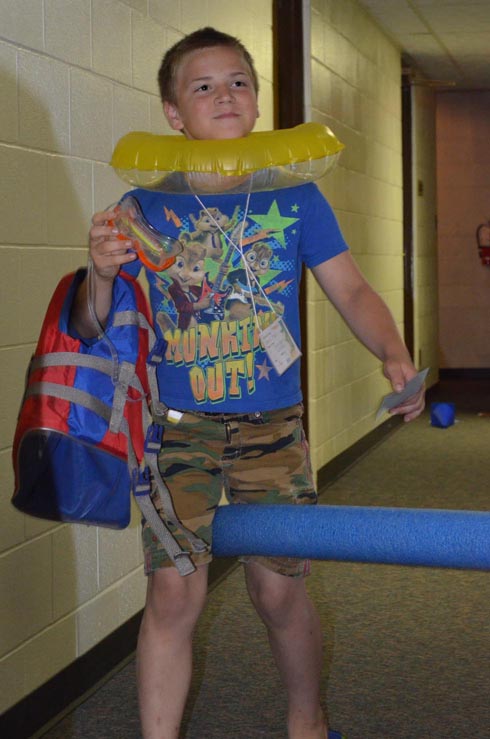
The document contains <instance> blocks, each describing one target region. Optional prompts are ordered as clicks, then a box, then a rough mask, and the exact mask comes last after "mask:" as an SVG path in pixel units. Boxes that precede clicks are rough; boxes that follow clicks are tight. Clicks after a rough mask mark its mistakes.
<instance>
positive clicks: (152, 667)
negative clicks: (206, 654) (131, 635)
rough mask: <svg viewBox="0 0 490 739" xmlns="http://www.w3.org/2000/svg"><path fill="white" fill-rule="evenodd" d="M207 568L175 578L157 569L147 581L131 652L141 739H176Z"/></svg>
mask: <svg viewBox="0 0 490 739" xmlns="http://www.w3.org/2000/svg"><path fill="white" fill-rule="evenodd" d="M207 580H208V567H207V566H201V567H198V568H197V570H196V571H195V572H193V573H192V574H191V575H187V576H186V577H181V576H180V575H179V573H178V572H177V570H176V569H175V568H174V567H163V568H161V569H160V570H157V571H156V572H153V573H152V574H151V575H150V576H149V577H148V590H147V599H146V606H145V611H144V615H143V620H142V622H141V628H140V633H139V638H138V649H137V679H138V698H139V705H140V714H141V726H142V733H143V737H144V739H177V737H178V735H179V729H180V723H181V720H182V714H183V711H184V706H185V701H186V698H187V693H188V691H189V685H190V680H191V673H192V634H193V631H194V628H195V625H196V623H197V620H198V618H199V615H200V613H201V611H202V609H203V606H204V603H205V600H206V592H207Z"/></svg>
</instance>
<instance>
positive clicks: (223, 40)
mask: <svg viewBox="0 0 490 739" xmlns="http://www.w3.org/2000/svg"><path fill="white" fill-rule="evenodd" d="M213 46H228V47H229V48H231V49H235V50H236V51H238V53H240V54H241V55H242V56H243V58H244V60H245V62H246V63H247V65H248V66H249V67H250V74H251V76H252V82H253V86H254V88H255V92H256V93H258V91H259V79H258V75H257V72H256V70H255V66H254V61H253V59H252V56H251V54H250V52H249V51H247V49H246V48H245V46H244V45H243V44H242V42H241V41H240V40H239V39H237V38H235V36H230V35H229V34H227V33H222V32H221V31H217V30H216V29H215V28H211V26H207V27H206V28H200V29H199V30H197V31H194V32H193V33H190V34H189V35H188V36H184V38H183V39H181V40H180V41H177V43H176V44H174V45H173V46H172V47H171V48H170V49H169V50H168V51H167V52H166V54H165V55H164V57H163V60H162V63H161V65H160V69H159V70H158V86H159V88H160V97H161V99H162V102H165V101H167V102H169V103H173V104H174V105H175V104H176V102H177V101H176V99H175V78H176V76H177V70H178V68H179V64H180V63H181V61H182V60H183V58H184V57H185V56H186V55H187V54H190V53H191V52H192V51H197V50H198V49H209V48H212V47H213Z"/></svg>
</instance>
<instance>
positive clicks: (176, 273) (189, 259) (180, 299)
mask: <svg viewBox="0 0 490 739" xmlns="http://www.w3.org/2000/svg"><path fill="white" fill-rule="evenodd" d="M205 258H206V247H205V246H203V245H202V244H199V243H196V242H193V241H190V242H188V243H186V245H185V247H184V250H183V251H182V252H181V253H180V254H179V255H178V256H177V257H176V259H175V263H174V264H173V265H172V266H171V267H169V268H168V269H167V274H168V276H169V277H170V278H171V279H172V282H171V284H170V285H169V287H168V294H169V295H170V297H171V298H172V300H173V302H174V305H175V309H176V310H177V313H178V316H179V318H178V323H177V325H178V327H179V328H181V329H187V328H190V327H191V326H197V324H198V322H199V321H200V320H201V311H204V310H205V309H206V308H209V305H210V303H211V297H210V296H203V295H202V283H203V280H204V277H205V272H204V260H205ZM157 320H158V316H157Z"/></svg>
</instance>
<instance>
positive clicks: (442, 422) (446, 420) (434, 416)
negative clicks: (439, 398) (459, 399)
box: [430, 403, 456, 429]
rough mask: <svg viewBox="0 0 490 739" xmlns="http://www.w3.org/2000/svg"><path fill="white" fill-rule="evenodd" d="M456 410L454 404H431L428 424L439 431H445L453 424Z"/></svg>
mask: <svg viewBox="0 0 490 739" xmlns="http://www.w3.org/2000/svg"><path fill="white" fill-rule="evenodd" d="M455 415H456V408H455V405H454V403H431V406H430V424H431V426H435V427H436V428H439V429H447V428H448V426H452V425H453V423H454V417H455Z"/></svg>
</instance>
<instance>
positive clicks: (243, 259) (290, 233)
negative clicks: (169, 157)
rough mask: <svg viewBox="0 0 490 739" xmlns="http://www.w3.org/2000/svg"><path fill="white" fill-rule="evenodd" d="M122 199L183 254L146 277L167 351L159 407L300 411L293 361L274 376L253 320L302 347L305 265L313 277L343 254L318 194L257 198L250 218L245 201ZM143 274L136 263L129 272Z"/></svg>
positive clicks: (153, 195)
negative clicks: (281, 325)
mask: <svg viewBox="0 0 490 739" xmlns="http://www.w3.org/2000/svg"><path fill="white" fill-rule="evenodd" d="M128 195H131V196H132V197H135V198H136V199H137V200H138V202H139V204H140V206H141V209H142V211H143V213H144V215H145V217H146V219H147V220H148V221H149V222H150V223H151V225H152V226H154V227H155V228H156V229H158V230H159V231H161V232H162V233H164V234H166V235H167V236H172V237H174V238H178V239H179V240H180V241H181V243H182V244H183V245H184V248H183V251H182V252H181V254H179V255H178V257H177V259H176V262H175V264H174V265H173V266H171V267H170V268H169V269H167V270H165V271H162V272H153V271H151V270H148V269H147V270H146V274H147V278H148V282H149V285H150V302H151V307H152V311H153V316H154V320H155V328H156V331H157V334H159V336H161V337H162V336H163V338H164V340H165V342H166V351H165V359H164V361H163V362H162V363H161V364H160V366H159V368H158V381H159V390H160V396H161V400H162V401H163V402H164V403H165V404H166V405H167V406H169V407H171V408H176V409H179V410H190V411H192V410H194V411H209V412H223V413H250V412H255V411H265V410H274V409H278V408H286V407H288V406H291V405H294V404H295V403H298V402H300V401H301V399H302V395H301V386H300V362H299V360H297V361H296V362H295V363H294V364H293V365H292V366H291V367H289V369H287V370H286V372H284V373H283V374H282V375H280V376H279V375H278V373H277V372H276V370H275V369H274V367H273V366H272V363H271V361H270V359H269V357H268V356H267V354H266V353H265V351H264V350H263V348H262V346H261V343H260V340H259V334H258V330H257V326H256V324H257V319H256V316H259V320H260V321H261V325H262V326H265V325H267V323H268V322H270V321H272V320H273V319H275V317H276V316H281V317H282V319H283V320H284V321H285V323H286V324H287V326H288V329H289V331H290V333H291V335H292V337H293V338H294V340H295V342H296V344H297V345H298V346H299V347H300V346H301V337H300V324H299V300H298V292H299V282H300V277H301V270H302V265H303V263H304V264H306V266H307V267H315V266H316V265H318V264H320V263H321V262H324V261H326V260H327V259H330V258H331V257H334V256H336V255H337V254H340V253H341V252H343V251H345V250H346V249H347V245H346V243H345V241H344V239H343V237H342V234H341V232H340V229H339V227H338V224H337V221H336V218H335V216H334V214H333V212H332V209H331V208H330V206H329V204H328V203H327V201H326V200H325V198H324V197H323V195H322V194H321V193H320V191H319V190H318V188H317V186H316V185H314V184H305V185H301V186H296V187H290V188H284V189H280V190H272V191H263V192H254V193H252V194H251V197H250V203H249V208H248V211H247V213H246V214H245V212H244V211H245V206H246V200H247V196H246V194H244V193H235V194H231V193H229V194H213V195H206V196H200V200H201V202H199V201H198V200H197V198H196V197H195V196H194V195H193V194H184V195H182V194H167V193H159V192H153V191H149V190H141V189H140V190H133V191H131V192H130V193H128ZM202 206H205V208H203V207H202ZM244 216H245V222H244V223H243V221H244ZM218 224H219V226H220V229H221V230H220V229H219V228H218ZM242 228H243V232H242ZM240 235H241V237H242V238H241V244H242V246H241V252H240V248H238V245H239V243H240ZM232 242H233V243H232ZM140 268H141V263H140V262H139V261H138V262H135V263H133V264H131V265H129V266H128V267H127V270H128V271H129V272H132V273H133V274H135V273H137V272H138V271H139V269H140Z"/></svg>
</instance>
